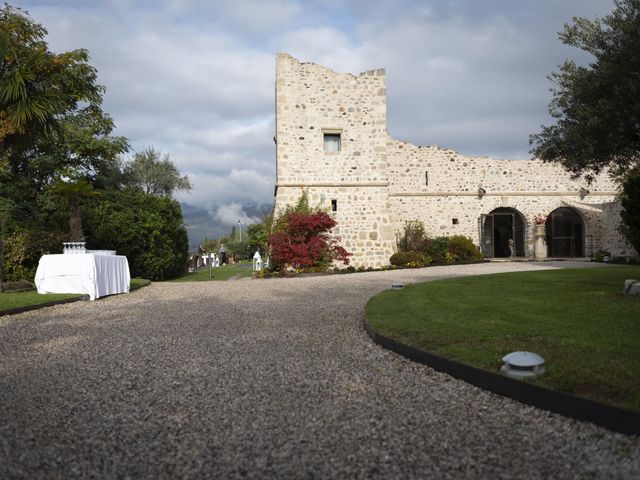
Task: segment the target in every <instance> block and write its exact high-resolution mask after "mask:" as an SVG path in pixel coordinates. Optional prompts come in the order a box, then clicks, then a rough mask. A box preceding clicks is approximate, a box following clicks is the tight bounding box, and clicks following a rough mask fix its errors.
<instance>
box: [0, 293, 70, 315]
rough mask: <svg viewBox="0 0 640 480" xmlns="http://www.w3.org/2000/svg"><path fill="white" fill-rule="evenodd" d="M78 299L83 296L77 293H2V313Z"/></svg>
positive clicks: (0, 310) (0, 307)
mask: <svg viewBox="0 0 640 480" xmlns="http://www.w3.org/2000/svg"><path fill="white" fill-rule="evenodd" d="M76 297H82V295H78V294H77V293H52V294H47V295H40V294H39V293H38V292H36V291H35V290H30V291H28V292H2V293H0V312H2V311H4V310H11V309H13V308H22V307H30V306H32V305H40V304H42V303H49V302H56V301H58V300H67V299H69V298H76Z"/></svg>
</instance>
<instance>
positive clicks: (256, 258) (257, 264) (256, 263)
mask: <svg viewBox="0 0 640 480" xmlns="http://www.w3.org/2000/svg"><path fill="white" fill-rule="evenodd" d="M253 270H254V271H255V272H258V271H260V270H262V257H261V256H260V252H259V251H258V250H256V253H254V255H253Z"/></svg>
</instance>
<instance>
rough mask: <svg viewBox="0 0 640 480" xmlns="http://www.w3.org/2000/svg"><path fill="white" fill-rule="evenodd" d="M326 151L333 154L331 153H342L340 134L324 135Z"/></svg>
mask: <svg viewBox="0 0 640 480" xmlns="http://www.w3.org/2000/svg"><path fill="white" fill-rule="evenodd" d="M324 151H325V152H331V153H333V152H339V151H340V134H339V133H325V134H324Z"/></svg>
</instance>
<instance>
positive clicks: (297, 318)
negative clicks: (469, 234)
mask: <svg viewBox="0 0 640 480" xmlns="http://www.w3.org/2000/svg"><path fill="white" fill-rule="evenodd" d="M569 266H585V267H587V266H591V265H590V264H584V263H583V264H572V263H570V262H562V263H552V262H549V263H545V264H544V265H540V264H528V263H492V264H483V265H470V266H455V267H431V268H427V269H420V270H404V271H393V272H372V273H361V274H356V275H341V276H328V277H311V278H298V279H281V280H264V281H252V280H248V279H244V280H240V281H235V282H211V283H208V282H197V283H165V284H153V285H152V286H150V287H146V288H143V289H141V290H138V291H136V292H133V293H131V294H129V295H120V296H113V297H107V298H105V299H101V300H98V301H96V302H79V303H74V304H69V305H62V306H55V307H50V308H46V309H43V310H39V311H34V312H28V313H23V314H19V315H16V316H13V317H8V318H10V321H8V322H5V324H4V325H1V326H0V478H3V479H4V478H86V477H97V478H127V477H130V478H142V477H144V478H207V477H208V478H237V477H250V478H271V477H277V478H372V477H373V478H385V479H386V478H427V477H430V478H456V479H458V478H492V479H493V478H580V479H585V478H603V479H604V478H607V479H609V478H625V479H628V478H640V437H631V436H625V435H621V434H616V433H612V432H610V431H608V430H605V429H603V428H600V427H596V426H594V425H592V424H589V423H583V422H578V421H575V420H571V419H567V418H564V417H561V416H558V415H554V414H550V413H547V412H545V411H541V410H537V409H535V408H533V407H529V406H525V405H522V404H519V403H517V402H514V401H512V400H509V399H505V398H502V397H499V396H496V395H493V394H491V393H487V392H485V391H482V390H480V389H478V388H475V387H473V386H470V385H468V384H466V383H464V382H462V381H458V380H454V379H452V378H451V377H449V376H447V375H444V374H441V373H437V372H435V371H433V370H431V369H430V368H428V367H425V366H422V365H418V364H413V363H411V362H409V361H407V360H404V359H403V358H401V357H399V356H397V355H395V354H394V353H392V352H389V351H385V350H383V349H381V348H380V347H378V346H377V345H375V344H373V343H372V342H371V340H370V339H369V337H368V336H367V334H366V332H365V331H364V329H363V327H362V318H363V307H364V304H365V303H366V301H367V299H368V298H369V297H371V296H372V295H373V294H375V293H377V292H378V291H380V290H383V289H385V288H388V287H389V286H390V284H391V283H392V282H393V281H405V282H413V281H424V280H433V279H438V278H445V277H450V276H457V275H466V274H478V273H493V272H506V271H515V270H532V269H536V268H559V267H569Z"/></svg>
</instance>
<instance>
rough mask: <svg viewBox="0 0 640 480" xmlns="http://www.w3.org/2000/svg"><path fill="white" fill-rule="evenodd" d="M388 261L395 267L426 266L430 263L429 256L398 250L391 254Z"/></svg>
mask: <svg viewBox="0 0 640 480" xmlns="http://www.w3.org/2000/svg"><path fill="white" fill-rule="evenodd" d="M389 263H391V265H395V266H397V267H413V268H420V267H426V266H427V265H429V264H430V263H431V257H429V256H428V255H425V254H424V253H420V252H398V253H394V254H393V255H391V257H390V258H389Z"/></svg>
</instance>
